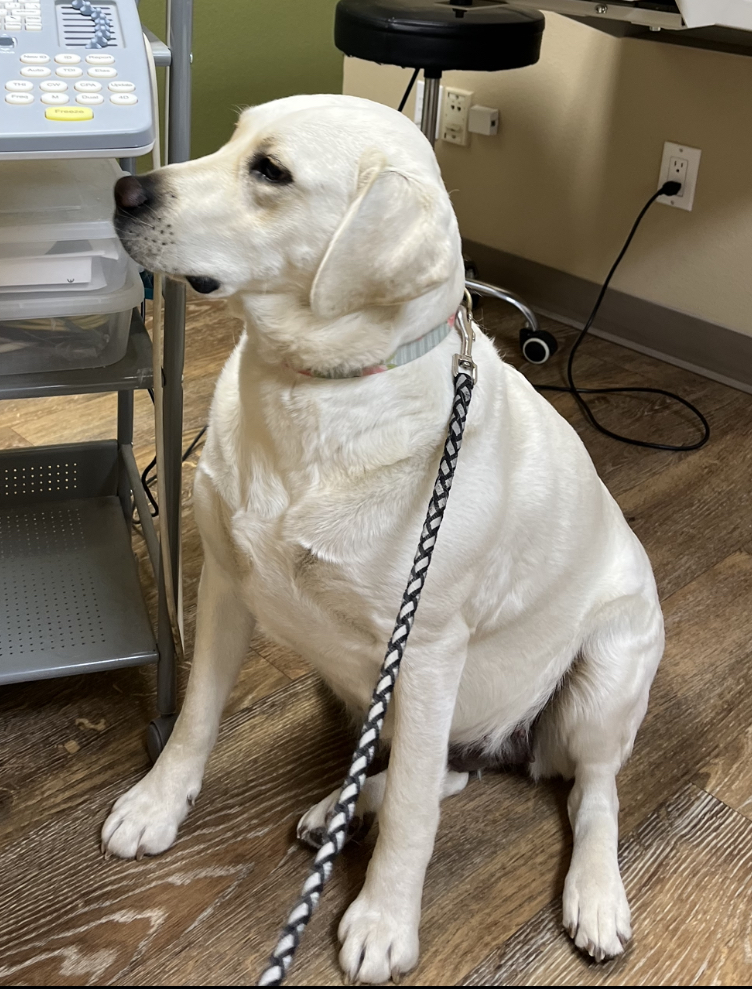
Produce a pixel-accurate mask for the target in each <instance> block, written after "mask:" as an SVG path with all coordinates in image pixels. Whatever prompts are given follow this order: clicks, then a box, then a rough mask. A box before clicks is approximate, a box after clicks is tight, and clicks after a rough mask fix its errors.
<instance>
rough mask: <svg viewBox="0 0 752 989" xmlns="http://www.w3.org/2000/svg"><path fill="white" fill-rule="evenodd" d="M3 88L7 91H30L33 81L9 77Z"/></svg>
mask: <svg viewBox="0 0 752 989" xmlns="http://www.w3.org/2000/svg"><path fill="white" fill-rule="evenodd" d="M5 88H6V89H7V90H8V92H9V93H30V92H31V90H32V89H33V88H34V83H33V82H29V81H28V80H27V79H9V80H8V81H7V82H6V84H5Z"/></svg>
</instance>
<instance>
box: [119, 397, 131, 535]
mask: <svg viewBox="0 0 752 989" xmlns="http://www.w3.org/2000/svg"><path fill="white" fill-rule="evenodd" d="M117 440H118V448H119V450H120V454H121V456H120V457H119V458H118V498H119V499H120V506H121V508H122V509H123V515H124V516H125V522H126V525H127V526H128V529H129V531H130V528H131V523H132V521H133V500H132V498H131V481H130V478H129V477H128V471H127V469H126V466H125V463H124V461H123V458H122V451H123V447H125V446H130V445H131V444H132V443H133V392H132V391H119V392H118V414H117Z"/></svg>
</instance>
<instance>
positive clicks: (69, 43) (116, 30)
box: [57, 3, 123, 51]
mask: <svg viewBox="0 0 752 989" xmlns="http://www.w3.org/2000/svg"><path fill="white" fill-rule="evenodd" d="M94 6H96V7H102V8H103V9H104V10H105V11H106V13H107V15H108V17H109V18H110V21H111V23H112V37H111V38H110V40H109V42H108V43H107V47H108V48H122V47H123V45H122V41H121V38H122V33H121V30H120V22H119V20H118V15H117V7H116V6H115V4H111V3H95V4H94ZM57 25H58V30H59V32H60V38H61V40H62V43H63V46H64V47H65V48H86V46H87V44H88V43H89V42H90V41H91V39H92V38H93V37H94V21H93V20H92V19H91V17H86V16H85V15H84V14H82V13H81V12H80V11H78V10H76V8H75V7H71V5H70V4H67V3H59V4H58V5H57ZM94 50H95V51H97V50H99V49H94Z"/></svg>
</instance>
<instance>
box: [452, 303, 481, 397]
mask: <svg viewBox="0 0 752 989" xmlns="http://www.w3.org/2000/svg"><path fill="white" fill-rule="evenodd" d="M466 318H467V322H466V321H465V320H466ZM454 325H455V326H456V327H457V330H458V331H459V334H460V338H461V343H460V352H459V354H455V355H454V357H453V359H452V374H453V375H454V377H455V378H456V377H457V375H458V374H460V372H461V373H462V374H466V375H467V376H468V377H469V378H472V379H473V384H476V383H477V381H478V365H477V364H476V363H475V361H474V360H473V341H474V340H475V329H474V328H473V300H472V297H471V295H470V293H469V292H468V291H467V289H465V304H464V305H462V306H460V307H459V309H458V310H457V317H456V319H455V321H454Z"/></svg>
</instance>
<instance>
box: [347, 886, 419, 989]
mask: <svg viewBox="0 0 752 989" xmlns="http://www.w3.org/2000/svg"><path fill="white" fill-rule="evenodd" d="M419 921H420V916H419V915H418V916H417V917H411V916H405V913H404V912H403V911H400V910H399V909H398V908H397V909H395V908H394V907H391V906H389V905H387V904H386V903H380V902H378V901H376V900H375V899H372V898H371V897H369V896H368V894H367V893H365V891H364V892H362V893H361V894H360V896H359V897H358V898H357V900H355V901H354V902H353V903H351V904H350V906H349V908H348V909H347V912H346V913H345V915H344V917H343V918H342V921H341V922H340V925H339V939H340V941H341V942H342V950H341V951H340V953H339V963H340V965H341V966H342V971H343V972H344V973H345V976H346V977H347V978H349V979H350V980H351V981H352V982H356V981H358V982H370V983H372V984H378V983H381V982H388V981H389V979H390V978H391V979H393V980H394V981H395V982H397V981H399V977H400V975H402V974H403V973H404V972H409V971H410V969H412V968H415V966H416V965H417V964H418V954H419V950H420V949H419V944H418V923H419Z"/></svg>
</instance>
